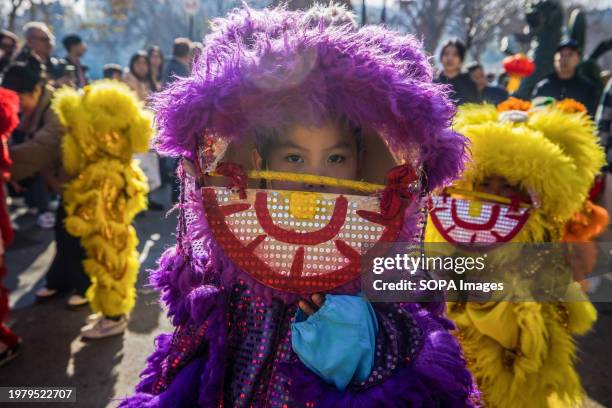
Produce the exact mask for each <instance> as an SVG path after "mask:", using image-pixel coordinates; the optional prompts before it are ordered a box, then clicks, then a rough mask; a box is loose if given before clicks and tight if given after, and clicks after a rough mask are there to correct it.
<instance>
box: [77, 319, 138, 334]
mask: <svg viewBox="0 0 612 408" xmlns="http://www.w3.org/2000/svg"><path fill="white" fill-rule="evenodd" d="M126 328H127V319H126V318H125V316H121V318H120V319H119V320H112V319H108V318H106V317H104V318H102V319H100V320H98V321H96V322H95V323H91V324H88V325H87V326H85V327H83V328H82V329H81V337H83V338H84V339H90V340H92V339H102V338H104V337H110V336H116V335H118V334H121V333H123V332H124V331H125V329H126Z"/></svg>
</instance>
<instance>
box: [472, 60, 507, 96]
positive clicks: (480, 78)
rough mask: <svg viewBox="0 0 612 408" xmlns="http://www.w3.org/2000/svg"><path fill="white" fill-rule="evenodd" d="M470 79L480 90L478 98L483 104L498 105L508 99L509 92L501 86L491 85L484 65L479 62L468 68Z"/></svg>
mask: <svg viewBox="0 0 612 408" xmlns="http://www.w3.org/2000/svg"><path fill="white" fill-rule="evenodd" d="M468 73H469V74H470V78H472V81H474V83H475V84H476V88H477V89H478V97H479V98H480V100H481V101H482V102H487V103H492V104H493V105H497V104H499V103H501V102H503V101H505V100H506V99H508V91H506V90H505V89H504V88H502V87H501V86H499V85H490V84H489V80H488V79H487V75H485V71H484V68H483V66H482V65H480V64H479V63H478V62H475V63H473V64H471V65H470V66H469V67H468Z"/></svg>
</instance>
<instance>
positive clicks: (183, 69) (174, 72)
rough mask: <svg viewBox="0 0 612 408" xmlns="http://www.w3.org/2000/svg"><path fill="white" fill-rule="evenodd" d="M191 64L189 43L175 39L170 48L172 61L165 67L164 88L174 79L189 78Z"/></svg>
mask: <svg viewBox="0 0 612 408" xmlns="http://www.w3.org/2000/svg"><path fill="white" fill-rule="evenodd" d="M190 62H191V41H189V39H187V38H177V39H176V40H174V45H173V46H172V59H171V60H170V62H169V63H168V66H167V67H166V72H165V73H164V77H163V85H164V87H166V86H168V84H170V83H172V81H174V79H175V78H176V77H188V76H189V63H190Z"/></svg>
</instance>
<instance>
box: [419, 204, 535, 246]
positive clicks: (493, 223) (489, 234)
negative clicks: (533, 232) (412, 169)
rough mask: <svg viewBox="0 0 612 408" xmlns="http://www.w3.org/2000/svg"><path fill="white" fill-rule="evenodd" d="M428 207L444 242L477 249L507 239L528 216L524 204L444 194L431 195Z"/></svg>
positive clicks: (528, 211) (501, 242) (496, 244)
mask: <svg viewBox="0 0 612 408" xmlns="http://www.w3.org/2000/svg"><path fill="white" fill-rule="evenodd" d="M430 208H431V209H430V212H429V214H430V216H431V220H432V222H433V224H434V226H435V227H436V229H437V230H438V232H439V233H440V234H441V235H442V237H443V238H444V239H445V240H446V241H448V242H450V243H453V244H456V245H458V246H463V247H465V248H466V249H468V248H470V247H472V248H473V249H474V250H478V251H486V250H489V249H493V248H494V247H496V246H498V245H500V244H503V243H506V242H509V241H511V240H512V239H513V238H514V237H515V236H516V235H517V234H518V233H519V232H520V231H521V229H522V228H523V227H524V226H525V223H526V222H527V220H528V219H529V215H530V207H526V206H513V205H506V204H501V203H494V202H489V201H480V200H478V199H466V198H454V197H451V196H448V195H435V196H432V197H431V200H430ZM472 244H473V245H472Z"/></svg>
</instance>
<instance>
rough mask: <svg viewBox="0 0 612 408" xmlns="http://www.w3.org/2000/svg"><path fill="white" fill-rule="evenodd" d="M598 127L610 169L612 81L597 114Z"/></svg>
mask: <svg viewBox="0 0 612 408" xmlns="http://www.w3.org/2000/svg"><path fill="white" fill-rule="evenodd" d="M595 121H596V122H597V128H598V130H599V140H600V143H601V146H602V147H603V148H604V149H605V152H606V162H607V163H608V171H610V164H611V163H612V151H611V150H612V149H611V148H612V82H610V83H609V84H608V86H607V87H606V90H605V91H604V94H603V96H602V98H601V102H600V104H599V107H598V109H597V114H596V115H595Z"/></svg>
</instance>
